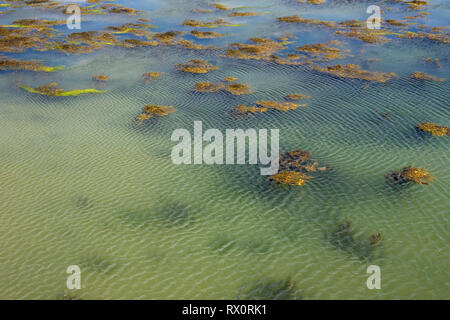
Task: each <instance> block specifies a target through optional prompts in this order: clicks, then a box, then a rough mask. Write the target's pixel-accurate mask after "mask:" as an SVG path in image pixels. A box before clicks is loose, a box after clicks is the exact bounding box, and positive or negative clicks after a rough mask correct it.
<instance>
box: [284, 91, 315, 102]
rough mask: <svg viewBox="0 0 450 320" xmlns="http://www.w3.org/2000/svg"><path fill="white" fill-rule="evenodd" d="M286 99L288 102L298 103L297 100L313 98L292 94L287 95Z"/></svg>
mask: <svg viewBox="0 0 450 320" xmlns="http://www.w3.org/2000/svg"><path fill="white" fill-rule="evenodd" d="M285 98H286V99H287V100H292V101H296V100H300V99H305V98H311V96H308V95H305V94H300V93H290V94H288V95H286V97H285Z"/></svg>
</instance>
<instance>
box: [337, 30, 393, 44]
mask: <svg viewBox="0 0 450 320" xmlns="http://www.w3.org/2000/svg"><path fill="white" fill-rule="evenodd" d="M335 33H336V34H338V35H341V36H345V37H351V38H357V39H359V40H362V41H364V42H367V43H385V42H387V41H388V39H387V38H386V37H385V36H384V35H385V34H386V33H387V32H386V31H383V30H371V29H365V28H361V29H352V30H349V31H343V30H338V31H335Z"/></svg>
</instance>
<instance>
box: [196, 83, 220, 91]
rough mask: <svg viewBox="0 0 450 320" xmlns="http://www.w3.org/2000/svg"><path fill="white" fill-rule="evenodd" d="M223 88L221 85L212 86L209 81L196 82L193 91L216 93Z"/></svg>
mask: <svg viewBox="0 0 450 320" xmlns="http://www.w3.org/2000/svg"><path fill="white" fill-rule="evenodd" d="M224 87H225V86H224V84H223V83H218V84H212V83H211V82H209V81H206V82H198V83H196V84H195V90H196V91H199V92H217V91H219V90H221V89H223V88H224Z"/></svg>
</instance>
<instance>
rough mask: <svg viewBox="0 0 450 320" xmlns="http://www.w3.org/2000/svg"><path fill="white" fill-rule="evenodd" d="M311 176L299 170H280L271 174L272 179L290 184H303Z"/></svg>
mask: <svg viewBox="0 0 450 320" xmlns="http://www.w3.org/2000/svg"><path fill="white" fill-rule="evenodd" d="M311 178H312V177H310V176H308V175H307V174H305V173H303V172H297V171H280V172H278V173H276V174H274V175H271V176H269V180H270V181H274V182H276V183H278V184H284V185H289V186H302V185H304V184H305V183H306V182H307V181H308V180H309V179H311Z"/></svg>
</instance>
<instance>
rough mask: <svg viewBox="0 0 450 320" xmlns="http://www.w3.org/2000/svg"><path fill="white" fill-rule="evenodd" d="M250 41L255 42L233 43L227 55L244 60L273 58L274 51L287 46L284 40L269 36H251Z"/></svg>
mask: <svg viewBox="0 0 450 320" xmlns="http://www.w3.org/2000/svg"><path fill="white" fill-rule="evenodd" d="M250 41H252V42H253V44H245V43H233V44H231V49H228V50H227V51H226V52H225V56H226V57H229V58H237V59H243V60H250V59H253V60H261V59H265V60H271V59H272V58H273V57H272V55H273V54H274V53H276V52H278V51H280V50H283V49H284V48H285V47H284V45H283V43H282V42H278V41H272V40H270V39H267V38H258V37H257V38H251V39H250Z"/></svg>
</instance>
